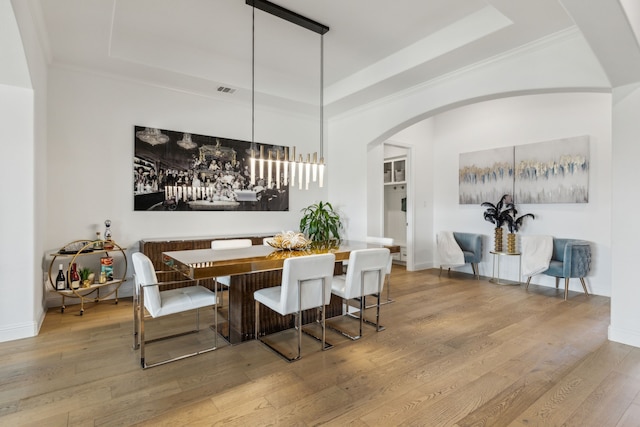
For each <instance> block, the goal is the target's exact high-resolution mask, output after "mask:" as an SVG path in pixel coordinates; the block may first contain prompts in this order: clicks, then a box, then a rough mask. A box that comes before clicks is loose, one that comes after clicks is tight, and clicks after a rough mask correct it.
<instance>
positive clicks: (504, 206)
mask: <svg viewBox="0 0 640 427" xmlns="http://www.w3.org/2000/svg"><path fill="white" fill-rule="evenodd" d="M480 206H484V207H486V208H487V210H485V211H484V219H485V221H489V222H490V223H492V224H494V225H495V230H494V250H495V251H496V252H502V250H503V248H502V242H503V238H502V226H503V225H504V224H505V223H506V222H507V221H508V220H509V218H511V211H512V210H513V209H515V207H514V205H513V199H512V198H511V196H510V195H509V194H505V195H503V196H502V197H501V198H500V200H499V201H498V203H496V204H495V205H494V204H493V203H491V202H484V203H482V204H481V205H480Z"/></svg>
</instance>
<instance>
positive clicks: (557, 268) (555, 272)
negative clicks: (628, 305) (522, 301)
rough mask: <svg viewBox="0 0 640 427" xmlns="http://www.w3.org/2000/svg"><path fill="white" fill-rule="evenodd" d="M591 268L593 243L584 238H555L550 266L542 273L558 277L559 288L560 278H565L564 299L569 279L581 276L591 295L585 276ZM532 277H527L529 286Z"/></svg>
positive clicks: (585, 287)
mask: <svg viewBox="0 0 640 427" xmlns="http://www.w3.org/2000/svg"><path fill="white" fill-rule="evenodd" d="M590 268H591V245H589V242H587V241H584V240H576V239H558V238H555V237H554V238H553V253H552V255H551V262H550V263H549V268H548V269H547V270H545V271H543V272H542V273H541V274H546V275H547V276H552V277H555V278H556V288H558V285H559V281H560V278H561V277H562V278H564V299H565V301H566V300H567V297H568V296H569V279H570V278H572V277H575V278H579V279H580V283H581V284H582V289H584V293H585V295H587V296H589V292H588V291H587V285H586V283H585V281H584V278H585V276H586V275H587V274H589V270H590ZM530 281H531V277H529V278H528V279H527V286H526V287H527V288H528V287H529V282H530Z"/></svg>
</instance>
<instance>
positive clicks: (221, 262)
mask: <svg viewBox="0 0 640 427" xmlns="http://www.w3.org/2000/svg"><path fill="white" fill-rule="evenodd" d="M379 247H387V248H389V251H390V252H391V253H398V252H400V246H396V245H391V246H385V245H380V244H376V243H366V242H360V241H347V240H343V241H339V242H330V243H324V242H323V243H318V242H314V243H313V244H311V245H310V246H309V247H307V248H305V249H301V250H286V249H284V250H283V249H279V248H274V247H271V246H269V245H253V246H250V247H246V248H238V249H215V250H214V249H190V250H178V251H167V252H163V253H162V262H163V263H164V264H165V265H166V266H168V267H169V268H171V269H173V270H175V271H178V272H179V273H181V274H182V275H183V276H185V277H187V278H189V279H192V280H202V279H211V278H216V277H221V276H230V279H231V280H230V284H229V287H228V298H227V300H228V304H227V307H226V308H222V310H226V313H224V314H226V322H224V321H223V322H220V323H219V332H220V334H221V335H222V336H223V337H225V339H226V340H227V341H228V342H229V343H230V344H237V343H240V342H244V341H248V340H251V339H253V338H254V337H255V305H254V299H253V293H254V292H255V291H256V290H258V289H262V288H266V287H272V286H278V285H280V284H281V280H282V268H283V265H284V260H285V259H287V258H291V257H298V256H308V255H313V254H323V253H333V254H334V255H335V257H336V264H335V269H334V274H336V275H339V274H342V272H343V271H342V262H343V261H346V260H348V259H349V255H350V254H351V251H354V250H357V249H367V248H379ZM342 311H343V307H342V301H341V299H340V298H338V297H336V296H335V295H332V296H331V302H330V304H329V305H328V306H327V307H326V313H325V314H326V316H327V318H329V317H334V316H339V315H341V314H342ZM315 315H316V314H315V310H313V309H312V310H306V311H305V312H303V323H309V322H312V321H313V320H314V319H315ZM260 324H261V329H262V330H263V332H266V333H273V332H277V331H280V330H284V329H288V328H290V327H292V325H293V316H292V315H289V316H280V315H279V314H277V313H275V312H272V311H271V310H267V309H264V310H261V313H260Z"/></svg>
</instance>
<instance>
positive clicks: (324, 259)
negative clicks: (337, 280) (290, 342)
mask: <svg viewBox="0 0 640 427" xmlns="http://www.w3.org/2000/svg"><path fill="white" fill-rule="evenodd" d="M335 262H336V257H335V255H334V254H331V253H328V254H319V255H308V256H298V257H292V258H286V259H285V260H284V265H283V270H282V282H281V285H280V286H275V287H270V288H264V289H259V290H257V291H255V292H254V294H253V297H254V299H255V309H256V312H255V315H256V329H255V334H256V339H258V340H259V341H261V342H262V343H264V344H265V345H267V346H268V347H269V348H271V349H272V350H274V351H275V352H276V353H278V354H279V355H280V356H282V357H283V358H284V359H286V360H287V361H289V362H292V361H294V360H298V359H300V357H301V348H302V332H303V330H302V311H304V310H308V309H312V308H318V309H320V326H321V328H322V336H321V338H320V341H321V342H322V349H323V350H326V349H327V348H330V347H327V345H326V342H325V305H328V304H329V302H330V300H331V278H332V277H333V269H334V264H335ZM261 304H262V305H264V306H265V307H268V308H270V309H271V310H273V311H275V312H276V313H278V314H280V315H282V316H286V315H288V314H294V315H295V316H294V317H295V328H296V329H297V332H298V334H297V338H298V352H297V354H296V355H294V356H293V357H291V356H289V355H287V354H285V353H284V352H282V351H280V350H279V349H278V348H277V347H275V346H273V345H271V344H270V343H269V342H267V341H266V340H264V339H261V336H262V333H261V330H260V305H261ZM314 338H315V337H314Z"/></svg>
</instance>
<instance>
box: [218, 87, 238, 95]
mask: <svg viewBox="0 0 640 427" xmlns="http://www.w3.org/2000/svg"><path fill="white" fill-rule="evenodd" d="M235 91H236V90H235V89H232V88H230V87H225V86H218V92H222V93H234V92H235Z"/></svg>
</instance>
